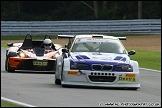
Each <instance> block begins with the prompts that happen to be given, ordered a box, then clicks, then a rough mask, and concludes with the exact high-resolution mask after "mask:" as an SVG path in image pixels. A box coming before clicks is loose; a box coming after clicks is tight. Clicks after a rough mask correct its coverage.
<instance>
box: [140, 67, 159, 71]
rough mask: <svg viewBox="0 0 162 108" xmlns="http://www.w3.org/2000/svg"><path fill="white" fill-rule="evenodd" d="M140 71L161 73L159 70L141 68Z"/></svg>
mask: <svg viewBox="0 0 162 108" xmlns="http://www.w3.org/2000/svg"><path fill="white" fill-rule="evenodd" d="M139 69H143V70H148V71H154V72H161V71H159V70H153V69H147V68H139Z"/></svg>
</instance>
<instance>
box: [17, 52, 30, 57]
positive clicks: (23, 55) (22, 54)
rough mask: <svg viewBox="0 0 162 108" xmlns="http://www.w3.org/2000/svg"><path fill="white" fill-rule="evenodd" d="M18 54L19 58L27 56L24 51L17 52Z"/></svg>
mask: <svg viewBox="0 0 162 108" xmlns="http://www.w3.org/2000/svg"><path fill="white" fill-rule="evenodd" d="M18 55H19V56H20V57H21V58H24V57H28V56H27V55H26V54H25V53H24V52H22V51H21V52H19V53H18Z"/></svg>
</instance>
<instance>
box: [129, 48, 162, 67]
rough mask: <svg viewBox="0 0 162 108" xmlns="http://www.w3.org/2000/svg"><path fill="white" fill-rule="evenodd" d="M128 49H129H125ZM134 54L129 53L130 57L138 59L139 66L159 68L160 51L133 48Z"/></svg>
mask: <svg viewBox="0 0 162 108" xmlns="http://www.w3.org/2000/svg"><path fill="white" fill-rule="evenodd" d="M127 51H129V49H127ZM135 51H136V54H135V55H131V56H130V57H131V59H133V60H136V61H138V64H139V67H141V68H148V69H155V70H161V52H156V51H149V50H138V49H135Z"/></svg>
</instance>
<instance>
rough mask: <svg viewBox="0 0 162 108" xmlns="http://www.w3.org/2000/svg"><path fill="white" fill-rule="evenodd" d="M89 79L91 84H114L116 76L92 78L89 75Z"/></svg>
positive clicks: (92, 76)
mask: <svg viewBox="0 0 162 108" xmlns="http://www.w3.org/2000/svg"><path fill="white" fill-rule="evenodd" d="M88 77H89V79H90V80H91V81H92V82H114V81H115V79H116V76H94V75H89V76H88Z"/></svg>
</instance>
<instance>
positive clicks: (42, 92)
mask: <svg viewBox="0 0 162 108" xmlns="http://www.w3.org/2000/svg"><path fill="white" fill-rule="evenodd" d="M4 64H5V48H1V97H5V98H9V99H12V100H16V101H20V102H24V103H27V104H30V105H34V106H38V107H100V106H109V107H112V105H114V106H117V107H118V106H121V107H123V106H151V107H154V106H158V107H159V106H161V72H152V71H148V70H147V71H146V70H143V69H140V84H141V88H140V89H138V90H124V89H110V88H74V87H70V88H64V87H62V86H59V85H55V83H54V74H45V73H23V72H16V73H8V72H6V71H5V68H4Z"/></svg>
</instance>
